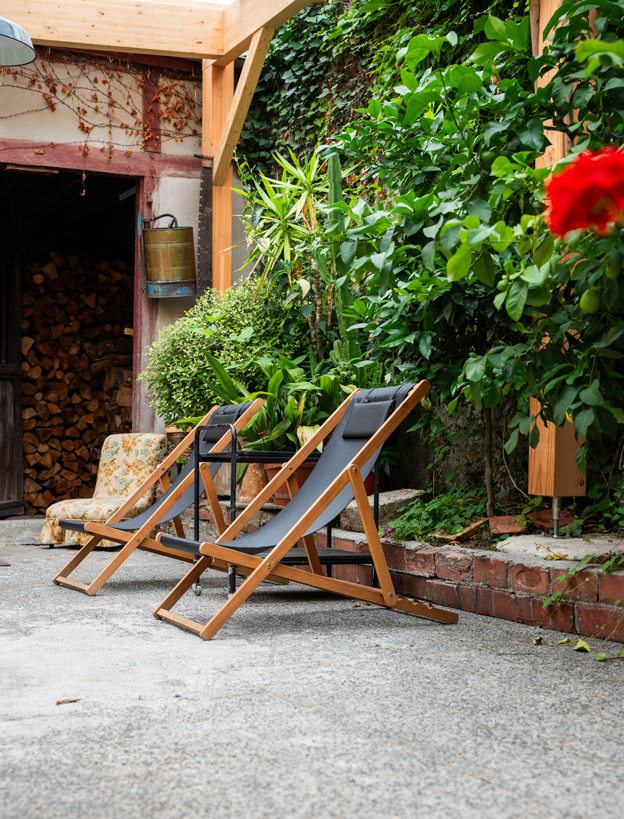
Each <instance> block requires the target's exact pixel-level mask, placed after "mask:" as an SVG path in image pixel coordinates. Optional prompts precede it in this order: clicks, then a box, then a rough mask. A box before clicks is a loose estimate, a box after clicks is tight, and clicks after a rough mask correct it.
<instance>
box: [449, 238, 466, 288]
mask: <svg viewBox="0 0 624 819" xmlns="http://www.w3.org/2000/svg"><path fill="white" fill-rule="evenodd" d="M470 254H471V249H470V245H469V244H462V245H460V246H459V247H458V248H457V250H456V251H455V253H453V255H452V256H451V258H450V259H449V260H448V262H447V263H446V275H447V276H448V278H449V280H450V281H452V282H457V281H459V280H460V279H463V278H464V277H465V276H467V275H468V272H469V271H470Z"/></svg>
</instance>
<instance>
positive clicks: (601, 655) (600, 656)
mask: <svg viewBox="0 0 624 819" xmlns="http://www.w3.org/2000/svg"><path fill="white" fill-rule="evenodd" d="M575 650H576V649H575ZM606 659H607V655H606V654H605V652H604V651H599V652H598V654H596V656H595V657H594V660H596V662H597V663H601V662H603V661H604V660H606Z"/></svg>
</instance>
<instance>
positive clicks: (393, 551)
mask: <svg viewBox="0 0 624 819" xmlns="http://www.w3.org/2000/svg"><path fill="white" fill-rule="evenodd" d="M382 547H383V550H384V554H385V556H386V561H387V563H388V568H389V569H398V570H399V571H400V572H404V571H405V546H404V545H403V544H402V543H382Z"/></svg>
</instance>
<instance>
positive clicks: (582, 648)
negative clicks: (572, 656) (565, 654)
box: [572, 637, 590, 653]
mask: <svg viewBox="0 0 624 819" xmlns="http://www.w3.org/2000/svg"><path fill="white" fill-rule="evenodd" d="M572 650H573V651H585V652H587V653H589V650H590V649H589V646H588V645H587V643H586V642H585V640H581V638H580V637H579V638H578V642H577V644H576V645H575V646H574V648H573V649H572Z"/></svg>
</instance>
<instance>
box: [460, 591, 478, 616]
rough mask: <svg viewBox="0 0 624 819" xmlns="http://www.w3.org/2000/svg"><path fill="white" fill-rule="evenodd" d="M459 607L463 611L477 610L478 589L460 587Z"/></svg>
mask: <svg viewBox="0 0 624 819" xmlns="http://www.w3.org/2000/svg"><path fill="white" fill-rule="evenodd" d="M459 607H460V609H461V610H462V611H476V610H477V589H476V588H475V586H460V587H459Z"/></svg>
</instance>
